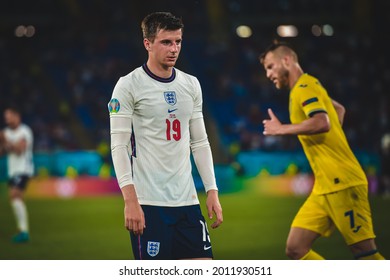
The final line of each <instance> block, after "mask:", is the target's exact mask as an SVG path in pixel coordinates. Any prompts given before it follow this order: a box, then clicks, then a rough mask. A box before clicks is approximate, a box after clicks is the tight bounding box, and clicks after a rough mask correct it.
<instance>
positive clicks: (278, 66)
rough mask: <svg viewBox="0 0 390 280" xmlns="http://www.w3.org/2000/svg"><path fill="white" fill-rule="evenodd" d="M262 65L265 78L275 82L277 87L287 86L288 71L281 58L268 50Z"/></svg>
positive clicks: (285, 87) (286, 87)
mask: <svg viewBox="0 0 390 280" xmlns="http://www.w3.org/2000/svg"><path fill="white" fill-rule="evenodd" d="M263 65H264V69H265V71H266V75H267V78H268V79H270V80H271V81H272V82H273V83H274V84H275V87H276V88H277V89H288V88H289V71H288V69H287V68H286V67H285V66H284V64H283V60H282V58H280V57H278V56H277V55H275V54H274V53H273V52H269V53H267V55H266V56H265V58H264V61H263Z"/></svg>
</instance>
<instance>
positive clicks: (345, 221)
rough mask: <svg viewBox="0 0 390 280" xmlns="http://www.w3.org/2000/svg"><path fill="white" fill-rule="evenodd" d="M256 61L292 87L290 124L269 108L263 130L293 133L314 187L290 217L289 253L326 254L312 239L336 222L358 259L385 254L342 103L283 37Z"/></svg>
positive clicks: (294, 256) (297, 256)
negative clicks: (303, 64) (377, 240)
mask: <svg viewBox="0 0 390 280" xmlns="http://www.w3.org/2000/svg"><path fill="white" fill-rule="evenodd" d="M260 63H261V64H263V66H264V69H265V71H266V75H267V78H268V79H270V80H271V81H272V82H273V83H274V84H275V86H276V88H277V89H289V90H290V97H289V98H290V102H289V111H290V120H291V124H282V123H281V122H280V121H279V119H278V118H277V117H276V116H275V114H274V113H273V111H272V110H271V109H268V114H269V116H270V119H267V120H264V121H263V124H264V135H297V136H298V138H299V140H300V142H301V144H302V147H303V150H304V152H305V154H306V157H307V158H308V161H309V163H310V166H311V168H312V170H313V173H314V176H315V183H314V186H313V190H312V193H311V194H310V196H309V197H308V198H307V200H306V202H305V203H304V204H303V206H302V207H301V208H300V210H299V211H298V213H297V215H296V216H295V218H294V220H293V222H292V225H291V229H290V233H289V235H288V238H287V245H286V254H287V256H288V257H289V258H291V259H305V260H319V259H324V258H323V257H322V256H321V255H319V254H318V253H316V252H315V251H313V250H312V249H311V248H312V245H313V243H314V241H315V240H317V239H318V238H319V237H320V236H329V235H330V234H331V233H332V232H333V230H334V229H335V228H337V229H338V230H339V231H340V233H341V234H342V236H343V237H344V240H345V242H346V243H347V245H348V246H349V248H350V249H351V251H352V253H353V255H354V257H355V258H356V259H378V260H379V259H384V257H383V256H382V255H381V254H380V253H379V252H378V250H377V247H376V244H375V234H374V230H373V225H372V219H371V210H370V205H369V201H368V182H367V178H366V176H365V173H364V171H363V169H362V168H361V166H360V164H359V162H358V161H357V159H356V157H355V156H354V154H353V152H352V151H351V148H350V147H349V144H348V142H347V139H346V137H345V134H344V132H343V129H342V124H343V119H344V114H345V109H344V107H343V106H342V105H341V104H339V103H338V102H336V101H334V100H332V99H331V98H330V97H329V96H328V93H327V91H326V90H325V88H324V87H322V85H321V84H320V82H319V81H318V80H317V79H316V78H315V77H313V76H310V75H309V74H306V73H304V72H303V70H302V68H301V66H300V64H299V62H298V56H297V54H296V52H295V51H294V50H293V49H292V48H291V47H290V46H289V45H287V44H286V43H274V44H272V45H271V46H269V47H268V48H267V49H266V51H265V52H264V53H263V54H261V56H260Z"/></svg>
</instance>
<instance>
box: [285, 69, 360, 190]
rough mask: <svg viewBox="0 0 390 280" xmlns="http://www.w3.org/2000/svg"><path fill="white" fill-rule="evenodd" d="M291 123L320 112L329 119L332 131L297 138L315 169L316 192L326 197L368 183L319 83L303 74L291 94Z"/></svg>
mask: <svg viewBox="0 0 390 280" xmlns="http://www.w3.org/2000/svg"><path fill="white" fill-rule="evenodd" d="M289 111H290V120H291V123H300V122H302V121H304V120H306V119H308V118H310V117H311V116H312V115H314V114H316V113H318V112H325V113H327V114H328V116H329V120H330V126H331V128H330V130H329V131H328V132H326V133H319V134H314V135H298V138H299V141H300V142H301V144H302V147H303V150H304V152H305V154H306V157H307V159H308V161H309V163H310V166H311V168H312V170H313V173H314V177H315V183H314V187H313V193H315V194H325V193H331V192H335V191H338V190H342V189H346V188H349V187H352V186H358V185H364V184H367V178H366V175H365V173H364V171H363V169H362V168H361V166H360V164H359V162H358V160H357V159H356V157H355V156H354V154H353V153H352V151H351V148H350V147H349V144H348V142H347V139H346V137H345V134H344V132H343V130H342V128H341V125H340V122H339V119H338V115H337V113H336V110H335V108H334V106H333V104H332V101H331V99H330V97H329V96H328V93H327V91H326V90H325V88H324V87H322V85H321V84H320V82H319V81H318V80H317V79H316V78H314V77H313V76H310V75H308V74H303V75H302V76H301V77H300V78H299V79H298V81H297V83H296V84H295V86H294V87H293V88H292V90H291V92H290V103H289Z"/></svg>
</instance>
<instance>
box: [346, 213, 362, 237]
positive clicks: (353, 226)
mask: <svg viewBox="0 0 390 280" xmlns="http://www.w3.org/2000/svg"><path fill="white" fill-rule="evenodd" d="M344 216H345V217H349V226H350V228H351V229H352V231H353V232H355V233H356V232H358V231H359V230H360V228H361V227H362V226H358V225H356V224H355V213H354V212H353V210H349V211H347V212H345V213H344Z"/></svg>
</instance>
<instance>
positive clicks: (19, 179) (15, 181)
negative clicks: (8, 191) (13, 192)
mask: <svg viewBox="0 0 390 280" xmlns="http://www.w3.org/2000/svg"><path fill="white" fill-rule="evenodd" d="M29 179H30V176H28V175H23V174H22V175H16V176H13V177H11V178H10V179H9V180H8V186H9V187H10V188H17V189H19V190H22V191H23V190H25V189H26V187H27V183H28V180H29Z"/></svg>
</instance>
